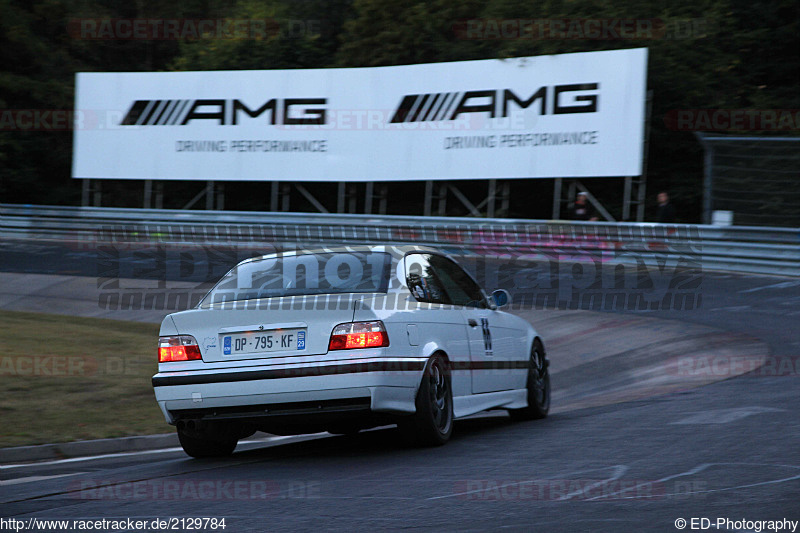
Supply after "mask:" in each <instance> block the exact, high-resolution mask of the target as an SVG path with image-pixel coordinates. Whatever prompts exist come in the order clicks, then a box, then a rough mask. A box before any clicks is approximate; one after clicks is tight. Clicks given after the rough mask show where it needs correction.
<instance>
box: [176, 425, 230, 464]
mask: <svg viewBox="0 0 800 533" xmlns="http://www.w3.org/2000/svg"><path fill="white" fill-rule="evenodd" d="M178 440H179V441H180V443H181V447H182V448H183V451H185V452H186V454H187V455H190V456H192V457H196V458H198V459H199V458H203V457H227V456H228V455H230V454H232V453H233V450H234V449H235V448H236V445H237V444H238V443H239V439H238V437H237V436H236V433H235V432H234V431H233V428H231V427H228V426H227V425H224V424H208V425H205V426H202V427H197V426H195V425H194V424H191V425H187V424H180V425H178Z"/></svg>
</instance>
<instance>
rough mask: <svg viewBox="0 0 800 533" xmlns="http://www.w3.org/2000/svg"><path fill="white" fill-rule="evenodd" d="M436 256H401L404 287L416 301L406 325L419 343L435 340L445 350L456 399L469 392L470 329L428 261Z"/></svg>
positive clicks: (425, 254)
mask: <svg viewBox="0 0 800 533" xmlns="http://www.w3.org/2000/svg"><path fill="white" fill-rule="evenodd" d="M435 257H436V256H432V255H431V254H429V253H411V254H408V255H406V256H405V258H404V261H405V265H404V271H405V277H406V286H407V287H408V290H409V291H410V292H411V295H412V296H413V298H414V299H415V300H416V302H417V306H416V308H415V310H414V311H413V313H411V314H410V315H409V317H408V323H407V327H408V328H409V335H410V334H411V333H410V332H411V329H410V328H413V331H414V332H415V333H414V334H415V336H417V337H418V338H419V339H421V340H420V341H419V342H422V343H424V342H426V341H427V340H434V339H435V340H436V342H437V344H438V345H439V346H441V347H442V348H443V349H444V350H445V351H446V352H447V356H448V357H449V358H450V361H451V364H452V385H453V397H454V398H458V397H460V396H468V395H469V394H471V393H472V380H471V372H472V371H471V370H470V366H471V361H470V349H469V346H468V342H467V330H468V329H469V328H468V326H467V323H466V321H465V320H464V316H463V314H462V312H461V309H460V308H459V307H457V306H454V305H452V302H451V301H450V296H449V294H448V293H447V291H446V290H445V289H444V287H443V286H442V281H441V279H440V278H439V276H438V275H437V273H436V271H435V270H434V268H433V265H431V263H430V261H431V259H433V258H435Z"/></svg>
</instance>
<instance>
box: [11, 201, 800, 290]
mask: <svg viewBox="0 0 800 533" xmlns="http://www.w3.org/2000/svg"><path fill="white" fill-rule="evenodd" d="M0 236H2V237H3V238H5V239H57V240H71V241H84V242H118V243H122V242H141V243H184V244H186V243H192V244H216V245H240V244H268V245H270V246H274V247H277V248H279V249H280V248H286V247H293V246H315V245H317V246H319V245H334V244H407V243H416V244H425V245H430V246H438V247H445V248H448V249H451V250H457V251H466V252H469V253H474V254H493V255H496V254H510V255H515V256H517V255H528V256H531V258H532V259H536V258H541V259H546V260H553V259H556V260H559V259H570V260H576V259H580V258H581V257H585V258H591V259H592V260H596V259H597V258H600V260H614V261H621V262H642V263H644V264H648V265H658V264H659V262H660V263H661V264H663V262H664V260H666V259H671V260H672V261H673V263H674V261H675V260H676V259H677V260H678V261H684V262H686V264H687V267H694V268H698V267H700V268H703V269H708V270H725V271H734V272H746V273H760V274H771V275H788V276H800V229H790V228H766V227H739V226H729V227H720V226H708V225H692V224H655V223H609V222H567V221H554V220H521V219H477V218H455V217H414V216H387V215H380V216H379V215H349V214H315V213H269V212H239V211H185V210H157V209H124V208H98V207H56V206H35V205H12V204H0Z"/></svg>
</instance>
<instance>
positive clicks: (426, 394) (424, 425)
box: [398, 354, 453, 446]
mask: <svg viewBox="0 0 800 533" xmlns="http://www.w3.org/2000/svg"><path fill="white" fill-rule="evenodd" d="M451 383H452V381H451V378H450V367H449V365H448V364H447V359H445V358H444V356H443V355H441V354H434V355H433V356H432V357H431V358H430V359H429V360H428V364H427V365H426V366H425V372H424V373H423V375H422V382H421V383H420V386H419V391H418V392H417V399H416V407H417V412H416V413H415V414H413V415H411V416H409V417H406V418H405V419H403V420H401V421H400V422H399V423H398V427H399V428H400V431H401V432H402V434H403V436H404V438H405V439H406V441H408V442H410V443H412V444H416V445H423V446H441V445H442V444H444V443H446V442H447V441H448V440H449V439H450V435H452V433H453V390H452V386H451Z"/></svg>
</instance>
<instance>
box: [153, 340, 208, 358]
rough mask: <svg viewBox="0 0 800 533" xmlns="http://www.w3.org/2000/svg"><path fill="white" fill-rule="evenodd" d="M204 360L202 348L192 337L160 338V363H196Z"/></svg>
mask: <svg viewBox="0 0 800 533" xmlns="http://www.w3.org/2000/svg"><path fill="white" fill-rule="evenodd" d="M196 359H202V356H201V355H200V347H199V346H198V345H197V341H196V340H195V338H194V337H192V336H191V335H175V336H172V337H159V338H158V362H159V363H168V362H170V361H194V360H196Z"/></svg>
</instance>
